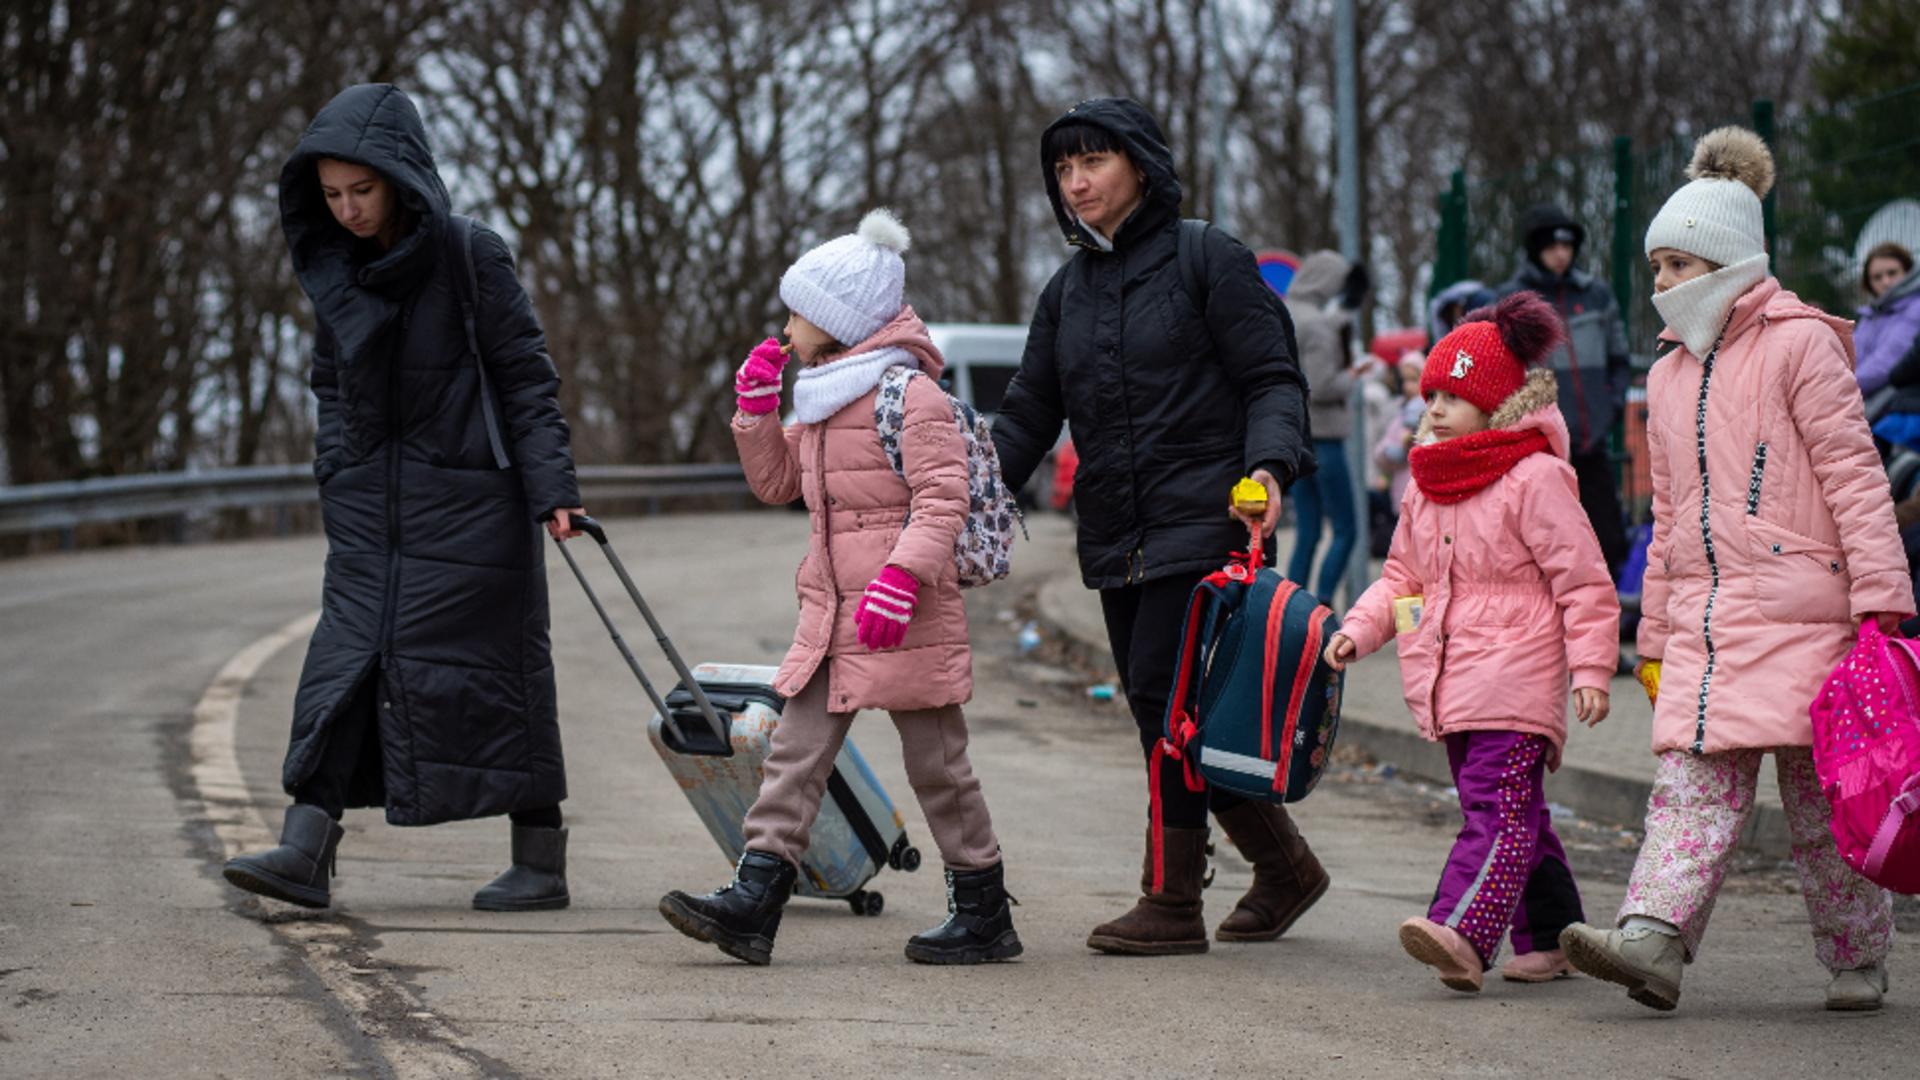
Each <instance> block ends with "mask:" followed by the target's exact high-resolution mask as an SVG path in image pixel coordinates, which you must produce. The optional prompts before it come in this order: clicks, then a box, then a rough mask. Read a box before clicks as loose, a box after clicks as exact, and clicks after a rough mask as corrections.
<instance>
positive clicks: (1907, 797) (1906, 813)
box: [1860, 776, 1920, 878]
mask: <svg viewBox="0 0 1920 1080" xmlns="http://www.w3.org/2000/svg"><path fill="white" fill-rule="evenodd" d="M1917 815H1920V776H1916V777H1914V778H1913V779H1910V780H1908V781H1907V789H1906V790H1905V791H1903V792H1901V793H1900V794H1899V795H1897V796H1895V797H1894V799H1893V801H1892V802H1891V803H1889V804H1888V805H1887V816H1886V817H1884V818H1882V819H1880V828H1879V829H1878V830H1876V831H1875V832H1874V834H1873V843H1872V844H1871V845H1869V846H1868V848H1867V857H1866V859H1865V863H1864V865H1862V866H1861V868H1860V869H1861V870H1863V871H1865V873H1866V875H1867V876H1868V877H1870V878H1874V877H1879V876H1880V872H1881V871H1882V870H1885V869H1886V868H1887V856H1889V855H1891V854H1893V842H1894V841H1895V840H1897V839H1899V837H1900V830H1902V829H1904V828H1906V825H1907V819H1908V818H1911V817H1914V816H1917Z"/></svg>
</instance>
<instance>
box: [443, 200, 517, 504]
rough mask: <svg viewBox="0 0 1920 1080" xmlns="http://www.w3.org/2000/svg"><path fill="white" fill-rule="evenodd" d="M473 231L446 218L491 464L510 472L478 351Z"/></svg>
mask: <svg viewBox="0 0 1920 1080" xmlns="http://www.w3.org/2000/svg"><path fill="white" fill-rule="evenodd" d="M473 229H474V220H473V219H472V218H470V217H467V216H466V215H464V214H453V215H450V216H449V217H448V218H447V232H448V234H449V235H450V237H451V239H452V241H453V245H454V250H455V251H456V252H457V253H458V255H459V260H458V262H457V264H456V265H457V266H461V267H464V268H465V269H466V273H465V274H462V273H460V272H459V270H458V269H456V270H455V272H454V275H453V295H454V297H455V298H456V299H458V300H459V301H460V321H461V322H462V323H463V324H465V326H466V329H467V349H468V351H470V352H472V353H473V369H474V371H475V372H477V373H478V374H479V376H480V415H481V416H482V417H483V418H485V420H486V422H487V445H488V446H490V447H491V448H492V449H493V464H494V467H495V468H499V469H510V468H512V467H513V459H512V458H510V457H508V456H507V445H506V440H504V439H502V438H501V437H500V417H499V416H497V415H496V414H495V412H494V404H493V383H492V381H491V380H490V379H488V378H487V357H486V354H485V353H483V352H481V351H480V333H479V329H478V323H477V320H476V317H475V314H474V309H475V307H476V306H477V305H478V303H479V299H478V298H479V296H480V275H479V274H478V272H476V271H475V270H474V266H473Z"/></svg>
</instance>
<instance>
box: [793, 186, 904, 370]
mask: <svg viewBox="0 0 1920 1080" xmlns="http://www.w3.org/2000/svg"><path fill="white" fill-rule="evenodd" d="M911 239H912V238H911V237H910V236H909V234H908V233H907V227H906V226H905V225H902V224H900V219H899V218H897V217H895V216H894V215H893V211H891V210H873V211H870V212H868V214H867V216H866V217H863V218H861V219H860V228H859V229H858V230H856V231H854V232H853V233H850V234H848V235H846V236H836V237H834V238H833V239H831V240H829V241H827V242H826V243H824V244H821V245H820V246H819V247H817V248H814V249H813V250H812V251H809V252H807V253H806V254H805V255H802V256H800V261H798V262H796V263H794V264H793V265H792V266H789V267H787V272H786V273H785V274H782V275H781V276H780V299H781V301H782V302H783V303H785V304H786V305H787V307H789V308H791V309H792V310H793V311H794V313H795V314H797V315H799V316H800V317H801V318H803V319H805V320H807V321H808V322H810V323H812V324H813V325H815V326H817V327H819V328H820V329H822V330H824V331H826V332H827V333H829V334H832V335H833V339H834V340H835V341H838V342H839V343H840V344H842V345H849V346H851V345H858V344H859V343H860V342H862V341H865V340H866V339H868V338H870V337H872V336H873V335H874V334H876V333H879V331H880V328H881V327H883V326H885V325H887V324H888V323H890V322H892V321H893V318H894V316H896V315H898V314H900V309H901V308H902V307H904V306H906V301H905V300H904V299H903V298H902V293H903V292H904V291H905V290H906V284H907V264H906V263H905V262H904V261H903V260H902V259H901V258H900V255H901V253H902V252H904V251H906V250H907V245H908V243H909V242H910V241H911Z"/></svg>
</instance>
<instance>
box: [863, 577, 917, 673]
mask: <svg viewBox="0 0 1920 1080" xmlns="http://www.w3.org/2000/svg"><path fill="white" fill-rule="evenodd" d="M919 597H920V582H919V581H918V580H917V579H916V578H915V577H914V576H913V575H912V574H909V573H907V572H906V571H905V570H902V569H900V568H899V567H897V566H885V567H882V568H881V569H880V576H879V577H876V578H874V579H873V583H872V584H870V585H868V586H867V594H866V595H865V596H863V597H861V598H860V606H859V608H857V609H856V610H855V611H854V613H853V624H854V626H856V627H858V628H859V635H860V644H862V645H865V646H866V647H867V648H869V649H872V650H874V651H875V652H879V651H880V650H882V649H891V648H893V647H894V646H896V645H898V644H900V642H901V641H903V640H905V638H906V636H907V623H909V622H911V621H913V607H914V605H915V604H916V603H918V602H919Z"/></svg>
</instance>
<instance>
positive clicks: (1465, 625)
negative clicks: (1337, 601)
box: [1327, 292, 1620, 991]
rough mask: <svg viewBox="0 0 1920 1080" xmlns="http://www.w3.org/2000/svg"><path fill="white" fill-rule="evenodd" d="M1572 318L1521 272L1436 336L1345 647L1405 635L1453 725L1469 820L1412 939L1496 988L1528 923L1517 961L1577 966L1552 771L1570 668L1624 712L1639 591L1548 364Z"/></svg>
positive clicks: (1425, 954) (1404, 669)
mask: <svg viewBox="0 0 1920 1080" xmlns="http://www.w3.org/2000/svg"><path fill="white" fill-rule="evenodd" d="M1563 334H1564V330H1563V329H1562V327H1561V323H1560V318H1559V316H1558V315H1556V314H1555V313H1554V311H1553V309H1552V308H1551V307H1550V306H1548V305H1547V304H1546V303H1545V302H1544V301H1543V300H1541V299H1540V297H1539V296H1537V295H1536V294H1534V293H1530V292H1522V293H1515V294H1514V295H1512V296H1510V297H1507V298H1506V299H1504V300H1502V301H1500V303H1499V304H1498V305H1496V306H1495V307H1493V308H1490V309H1481V310H1480V311H1476V312H1474V313H1472V314H1470V315H1468V316H1467V317H1466V319H1465V320H1463V321H1462V322H1461V323H1460V325H1459V326H1457V327H1456V328H1455V329H1454V330H1453V331H1452V332H1450V333H1449V334H1447V335H1446V336H1445V337H1443V338H1441V339H1440V341H1439V342H1438V343H1437V344H1435V345H1434V347H1433V351H1432V353H1430V354H1429V355H1428V357H1427V362H1426V367H1425V369H1424V370H1423V371H1422V373H1421V377H1420V390H1421V392H1422V393H1423V394H1424V395H1425V396H1426V398H1427V401H1428V406H1427V413H1426V416H1425V417H1424V418H1423V419H1422V420H1421V424H1420V436H1419V438H1418V439H1417V440H1416V443H1417V445H1415V446H1414V448H1413V450H1412V452H1411V453H1410V454H1409V456H1408V461H1409V464H1410V466H1411V468H1412V472H1413V484H1412V486H1411V487H1409V488H1408V490H1407V494H1406V496H1405V498H1404V499H1403V500H1402V504H1401V511H1400V524H1399V527H1398V528H1397V529H1396V530H1395V532H1394V536H1393V547H1392V550H1391V551H1390V552H1389V553H1388V555H1387V563H1386V568H1385V571H1384V573H1383V574H1382V575H1381V578H1380V580H1379V581H1377V582H1375V583H1374V584H1373V586H1372V587H1371V588H1369V589H1368V590H1367V591H1366V592H1365V593H1364V594H1363V595H1362V596H1361V597H1360V599H1359V600H1358V601H1357V602H1356V603H1355V604H1354V606H1353V610H1352V611H1350V612H1348V613H1347V616H1346V618H1345V620H1344V621H1343V622H1342V629H1341V632H1340V633H1339V634H1336V635H1335V636H1334V639H1333V641H1332V642H1331V643H1330V644H1329V645H1328V647H1327V662H1328V663H1329V664H1331V665H1333V666H1334V667H1335V668H1336V669H1337V668H1340V667H1343V666H1344V665H1345V664H1346V663H1347V662H1348V661H1349V660H1352V659H1354V658H1356V657H1360V656H1365V655H1367V654H1368V653H1371V652H1373V651H1374V650H1376V649H1379V648H1380V647H1382V646H1383V645H1385V644H1386V643H1387V642H1388V641H1389V640H1392V639H1393V638H1395V637H1396V636H1398V638H1399V645H1400V679H1401V682H1402V684H1403V686H1404V688H1405V692H1406V699H1407V707H1408V709H1410V710H1411V711H1412V713H1413V717H1414V721H1415V722H1416V723H1417V724H1418V725H1419V727H1420V733H1421V734H1422V735H1425V736H1426V737H1427V738H1429V739H1433V740H1436V741H1444V742H1445V743H1446V745H1447V759H1448V762H1449V763H1450V764H1451V765H1452V766H1453V778H1454V783H1455V785H1456V787H1457V788H1458V790H1459V794H1460V809H1461V813H1462V815H1463V816H1464V817H1465V818H1466V824H1465V826H1464V827H1463V828H1462V829H1461V831H1460V837H1459V839H1458V840H1457V841H1456V842H1455V843H1454V846H1453V853H1452V855H1451V856H1449V858H1448V860H1447V867H1446V871H1445V873H1444V875H1443V876H1442V877H1441V879H1440V886H1439V888H1438V889H1437V890H1436V891H1435V893H1434V898H1433V903H1432V904H1431V906H1430V907H1429V908H1428V910H1427V915H1426V917H1425V918H1416V919H1409V920H1407V922H1405V923H1404V924H1402V925H1401V927H1400V941H1401V944H1402V945H1403V946H1404V947H1405V948H1406V950H1407V951H1408V952H1409V953H1410V954H1412V956H1413V957H1414V958H1415V959H1417V960H1419V961H1421V962H1422V963H1426V964H1430V965H1432V966H1434V967H1436V968H1438V969H1439V974H1440V979H1441V981H1442V982H1443V983H1445V984H1446V985H1447V986H1449V987H1452V988H1453V989H1456V990H1465V991H1477V990H1479V989H1480V985H1481V980H1482V978H1483V973H1484V972H1485V971H1486V969H1487V967H1488V966H1490V965H1491V963H1492V961H1493V958H1494V956H1495V955H1496V954H1497V953H1498V951H1499V949H1500V939H1501V938H1502V937H1503V936H1506V935H1507V933H1508V931H1509V930H1511V931H1512V937H1513V947H1514V951H1515V953H1516V954H1517V955H1516V956H1515V957H1514V958H1513V960H1511V961H1509V962H1508V963H1507V964H1506V965H1505V967H1503V968H1502V971H1501V973H1502V974H1503V975H1504V976H1505V977H1506V978H1507V979H1509V980H1512V981H1519V982H1545V981H1548V980H1551V979H1554V978H1557V977H1559V976H1560V975H1562V974H1564V973H1566V972H1567V971H1568V968H1567V964H1566V960H1565V958H1564V957H1563V956H1562V955H1561V954H1560V951H1559V949H1558V947H1557V945H1558V938H1559V934H1560V931H1561V930H1562V929H1564V928H1565V927H1566V926H1567V925H1568V924H1570V923H1572V922H1574V921H1576V920H1578V919H1580V918H1581V917H1582V916H1581V911H1580V893H1579V890H1578V889H1577V888H1576V887H1575V885H1574V881H1573V872H1572V870H1571V869H1570V868H1569V866H1568V863H1567V855H1566V851H1565V850H1564V849H1563V848H1562V847H1561V846H1560V840H1559V838H1558V837H1557V836H1555V835H1554V831H1553V824H1552V815H1551V814H1550V813H1549V812H1548V809H1547V801H1546V795H1545V793H1544V790H1543V787H1542V784H1543V782H1544V779H1545V775H1544V774H1545V773H1546V772H1547V770H1549V769H1555V768H1558V767H1559V764H1560V751H1561V747H1562V745H1563V744H1564V743H1565V742H1566V737H1567V688H1568V685H1569V680H1571V685H1572V687H1573V693H1574V702H1575V705H1576V707H1577V709H1578V711H1579V715H1580V718H1581V719H1582V720H1584V721H1586V722H1587V723H1588V724H1590V725H1591V724H1597V723H1599V722H1600V720H1601V719H1602V718H1604V717H1605V716H1606V714H1607V706H1608V700H1607V687H1608V684H1609V682H1610V680H1611V679H1612V677H1613V672H1614V668H1615V666H1616V664H1617V661H1618V658H1619V632H1620V602H1619V599H1618V598H1617V597H1616V596H1615V595H1614V591H1613V582H1612V579H1611V578H1609V577H1608V575H1607V564H1606V559H1605V557H1604V556H1603V555H1601V553H1600V542H1599V540H1598V539H1597V538H1596V537H1595V536H1594V532H1593V526H1592V524H1591V523H1589V521H1588V519H1587V515H1586V512H1585V511H1584V510H1582V509H1581V507H1580V496H1579V484H1578V481H1577V480H1576V479H1575V477H1574V473H1573V467H1572V466H1571V465H1569V464H1568V462H1567V450H1568V437H1567V424H1566V421H1565V420H1563V419H1562V418H1561V416H1560V409H1559V407H1558V405H1557V404H1556V402H1557V400H1558V392H1557V390H1556V388H1555V384H1554V378H1553V373H1552V372H1551V371H1548V370H1545V369H1543V368H1540V367H1538V366H1537V365H1538V364H1539V362H1540V361H1541V359H1542V358H1544V357H1545V356H1546V355H1547V354H1548V353H1549V352H1550V351H1551V350H1552V349H1553V347H1554V345H1555V344H1557V343H1558V342H1559V340H1560V339H1561V336H1562V335H1563Z"/></svg>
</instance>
